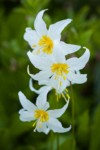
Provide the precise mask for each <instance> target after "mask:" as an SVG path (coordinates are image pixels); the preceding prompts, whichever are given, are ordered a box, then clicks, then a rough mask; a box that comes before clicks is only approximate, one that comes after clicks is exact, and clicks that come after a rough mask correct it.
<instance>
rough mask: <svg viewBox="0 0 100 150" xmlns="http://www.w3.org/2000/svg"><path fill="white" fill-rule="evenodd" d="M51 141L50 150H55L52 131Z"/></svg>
mask: <svg viewBox="0 0 100 150" xmlns="http://www.w3.org/2000/svg"><path fill="white" fill-rule="evenodd" d="M50 139H51V143H50V150H53V132H52V131H51V136H50Z"/></svg>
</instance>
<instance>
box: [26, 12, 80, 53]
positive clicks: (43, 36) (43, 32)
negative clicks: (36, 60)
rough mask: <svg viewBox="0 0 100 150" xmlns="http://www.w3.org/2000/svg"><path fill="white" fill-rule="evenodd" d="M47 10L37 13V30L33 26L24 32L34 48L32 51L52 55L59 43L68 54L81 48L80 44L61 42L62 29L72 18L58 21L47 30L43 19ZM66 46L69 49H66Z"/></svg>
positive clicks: (35, 25) (35, 24)
mask: <svg viewBox="0 0 100 150" xmlns="http://www.w3.org/2000/svg"><path fill="white" fill-rule="evenodd" d="M45 11H46V10H42V11H40V12H39V13H38V14H37V16H36V19H35V21H34V28H35V30H32V29H31V28H26V32H25V34H24V39H25V40H26V41H27V42H28V43H29V45H30V46H31V48H32V49H33V51H32V52H33V53H34V54H39V55H50V54H52V53H53V52H54V51H55V46H57V45H59V46H60V47H62V48H63V49H62V53H64V54H65V55H67V53H73V52H75V51H77V50H78V49H80V46H77V45H72V44H65V43H64V42H60V40H61V32H62V30H63V29H64V28H65V26H67V25H68V24H69V23H70V22H71V21H72V20H71V19H65V20H62V21H59V22H56V23H54V24H52V25H50V26H49V29H48V30H47V27H46V24H45V22H44V20H43V19H42V17H43V14H44V12H45ZM66 48H67V51H66V50H65V49H66Z"/></svg>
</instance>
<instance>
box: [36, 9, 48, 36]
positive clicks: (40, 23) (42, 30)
mask: <svg viewBox="0 0 100 150" xmlns="http://www.w3.org/2000/svg"><path fill="white" fill-rule="evenodd" d="M46 10H47V9H45V10H42V11H40V12H39V13H38V14H37V16H36V19H35V22H34V27H35V29H36V31H37V32H38V34H40V35H46V34H47V28H46V24H45V22H44V20H43V19H42V17H43V14H44V12H45V11H46Z"/></svg>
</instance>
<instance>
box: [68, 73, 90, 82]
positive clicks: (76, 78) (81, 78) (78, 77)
mask: <svg viewBox="0 0 100 150" xmlns="http://www.w3.org/2000/svg"><path fill="white" fill-rule="evenodd" d="M67 78H68V80H69V81H70V82H72V83H78V84H82V83H84V82H86V81H87V74H75V73H73V72H70V73H69V74H68V75H67Z"/></svg>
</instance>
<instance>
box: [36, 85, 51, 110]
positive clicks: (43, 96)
mask: <svg viewBox="0 0 100 150" xmlns="http://www.w3.org/2000/svg"><path fill="white" fill-rule="evenodd" d="M50 90H51V87H49V86H44V87H42V88H41V92H40V94H39V96H38V97H37V100H36V105H37V107H38V108H40V109H41V108H43V109H45V110H46V109H48V108H49V103H48V104H47V105H48V107H47V105H45V104H46V103H47V94H48V92H49V91H50Z"/></svg>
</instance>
